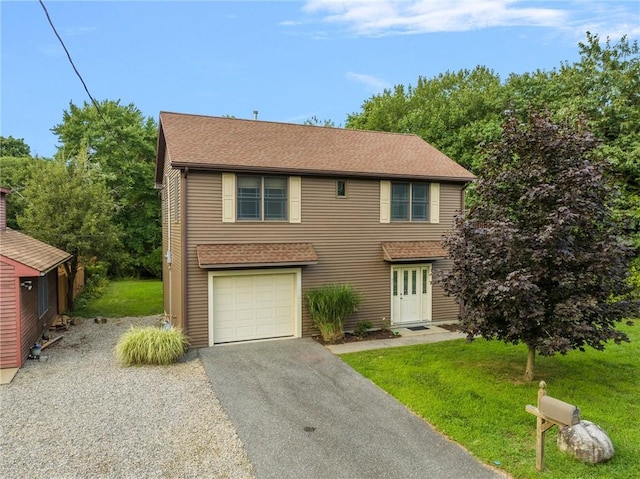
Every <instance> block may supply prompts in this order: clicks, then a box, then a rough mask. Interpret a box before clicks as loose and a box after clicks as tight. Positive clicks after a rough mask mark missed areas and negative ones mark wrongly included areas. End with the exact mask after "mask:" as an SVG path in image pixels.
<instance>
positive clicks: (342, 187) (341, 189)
mask: <svg viewBox="0 0 640 479" xmlns="http://www.w3.org/2000/svg"><path fill="white" fill-rule="evenodd" d="M336 196H337V197H338V198H346V197H347V182H346V181H345V180H337V181H336Z"/></svg>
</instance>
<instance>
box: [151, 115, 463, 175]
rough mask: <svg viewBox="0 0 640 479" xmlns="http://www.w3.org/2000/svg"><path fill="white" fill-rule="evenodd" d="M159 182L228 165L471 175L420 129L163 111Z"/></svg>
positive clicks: (262, 169) (279, 169)
mask: <svg viewBox="0 0 640 479" xmlns="http://www.w3.org/2000/svg"><path fill="white" fill-rule="evenodd" d="M158 145H159V147H158V159H157V164H156V182H158V183H161V182H162V175H163V169H164V160H165V155H167V154H168V155H169V158H170V160H171V166H173V167H178V168H180V167H190V168H203V169H212V170H220V171H223V170H226V171H260V172H274V173H292V174H309V175H313V174H315V175H319V174H324V175H326V174H328V175H349V176H368V177H383V178H393V177H396V178H416V179H431V180H440V181H442V180H444V181H446V180H449V181H464V182H468V181H472V180H473V179H474V178H475V177H474V175H473V174H471V173H470V172H469V171H467V170H466V169H464V168H463V167H462V166H460V165H459V164H457V163H456V162H455V161H453V160H452V159H450V158H449V157H447V156H446V155H445V154H444V153H442V152H440V151H438V150H437V149H436V148H434V147H433V146H431V145H429V144H428V143H427V142H425V141H424V140H423V139H422V138H420V137H419V136H417V135H408V134H401V133H386V132H376V131H365V130H352V129H343V128H330V127H321V126H309V125H296V124H289V123H276V122H269V121H257V120H240V119H235V118H220V117H211V116H200V115H187V114H181V113H169V112H161V113H160V134H159V139H158Z"/></svg>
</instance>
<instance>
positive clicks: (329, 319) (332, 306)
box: [307, 284, 361, 343]
mask: <svg viewBox="0 0 640 479" xmlns="http://www.w3.org/2000/svg"><path fill="white" fill-rule="evenodd" d="M360 299H361V298H360V295H359V294H357V293H355V292H354V291H353V288H352V287H351V285H349V284H335V285H327V286H322V287H320V288H317V289H313V290H310V291H308V292H307V308H308V310H309V315H310V316H311V321H312V322H313V325H314V326H315V327H316V328H318V330H319V331H320V334H321V335H322V339H323V340H324V341H325V342H328V343H335V342H336V341H338V340H340V339H342V338H343V337H344V322H345V320H346V319H347V318H348V317H349V316H350V315H351V314H353V313H355V311H356V309H357V308H358V305H359V304H360Z"/></svg>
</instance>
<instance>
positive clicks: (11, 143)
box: [0, 136, 31, 158]
mask: <svg viewBox="0 0 640 479" xmlns="http://www.w3.org/2000/svg"><path fill="white" fill-rule="evenodd" d="M0 156H14V157H16V158H26V157H30V156H31V148H30V147H29V145H27V144H26V143H25V141H24V139H23V138H14V137H12V136H7V137H5V136H0Z"/></svg>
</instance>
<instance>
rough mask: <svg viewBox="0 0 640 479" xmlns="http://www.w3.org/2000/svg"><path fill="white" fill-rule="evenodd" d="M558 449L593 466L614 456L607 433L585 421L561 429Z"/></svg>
mask: <svg viewBox="0 0 640 479" xmlns="http://www.w3.org/2000/svg"><path fill="white" fill-rule="evenodd" d="M558 449H560V450H561V451H562V452H566V453H569V454H572V455H573V456H574V457H575V458H576V459H578V460H579V461H582V462H589V463H591V464H596V463H598V462H604V461H608V460H609V459H611V458H612V457H613V454H614V450H613V444H612V443H611V439H609V436H608V435H607V433H606V432H604V431H603V430H602V429H601V428H600V426H598V425H597V424H594V423H592V422H591V421H584V420H583V421H580V423H578V424H576V425H575V426H563V427H560V428H559V430H558Z"/></svg>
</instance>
